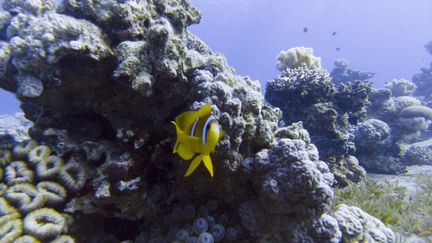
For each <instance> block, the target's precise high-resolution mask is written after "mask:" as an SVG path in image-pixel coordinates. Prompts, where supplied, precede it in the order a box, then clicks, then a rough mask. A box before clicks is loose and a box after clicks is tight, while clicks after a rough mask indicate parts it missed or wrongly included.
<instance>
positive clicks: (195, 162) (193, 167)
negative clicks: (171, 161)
mask: <svg viewBox="0 0 432 243" xmlns="http://www.w3.org/2000/svg"><path fill="white" fill-rule="evenodd" d="M201 159H202V155H197V156H196V157H195V158H194V159H193V160H192V162H191V163H190V165H189V168H188V169H187V171H186V173H185V174H184V176H185V177H186V176H190V175H191V174H192V173H193V172H194V171H195V170H196V168H198V165H199V164H200V162H201Z"/></svg>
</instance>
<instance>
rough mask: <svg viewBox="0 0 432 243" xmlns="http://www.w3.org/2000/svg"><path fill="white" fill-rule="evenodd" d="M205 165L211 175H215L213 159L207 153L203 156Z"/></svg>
mask: <svg viewBox="0 0 432 243" xmlns="http://www.w3.org/2000/svg"><path fill="white" fill-rule="evenodd" d="M202 159H203V161H204V165H205V167H206V168H207V170H208V171H209V172H210V175H211V177H213V163H212V161H211V158H210V155H208V154H206V155H204V156H203V158H202Z"/></svg>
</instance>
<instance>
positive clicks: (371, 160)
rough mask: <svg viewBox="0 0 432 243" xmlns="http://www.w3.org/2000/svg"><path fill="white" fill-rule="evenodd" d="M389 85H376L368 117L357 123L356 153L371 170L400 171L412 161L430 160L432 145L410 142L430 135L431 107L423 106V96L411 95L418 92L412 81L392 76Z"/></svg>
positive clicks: (417, 141)
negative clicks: (395, 78) (379, 86)
mask: <svg viewBox="0 0 432 243" xmlns="http://www.w3.org/2000/svg"><path fill="white" fill-rule="evenodd" d="M386 87H387V88H383V89H373V91H372V92H371V93H370V95H369V98H370V104H369V105H368V107H367V118H368V119H367V120H365V121H362V122H360V123H359V124H358V125H357V126H355V127H354V133H355V136H356V138H355V140H354V142H355V144H356V148H357V151H356V153H355V155H356V156H357V157H358V158H359V160H360V164H361V165H362V166H363V167H365V168H366V170H368V171H370V172H377V173H390V174H393V173H401V172H403V171H404V169H405V168H406V166H407V165H412V164H413V163H418V164H425V163H426V164H429V162H427V161H425V160H427V159H428V156H427V154H429V153H431V151H430V148H428V147H422V148H420V147H417V146H415V145H414V146H411V144H413V143H421V141H423V140H427V139H428V138H430V131H429V126H430V124H431V123H432V110H431V108H429V107H427V106H424V105H423V102H422V100H421V99H418V98H416V97H413V96H409V95H410V94H412V93H413V92H415V85H414V84H413V83H412V82H410V81H407V80H403V79H402V80H393V81H392V82H389V83H387V86H386ZM392 90H393V91H395V92H396V93H397V97H396V96H393V92H392ZM371 148H373V149H371ZM414 151H415V152H414ZM416 153H417V154H416ZM416 156H417V157H416Z"/></svg>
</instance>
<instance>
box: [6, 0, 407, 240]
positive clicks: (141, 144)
mask: <svg viewBox="0 0 432 243" xmlns="http://www.w3.org/2000/svg"><path fill="white" fill-rule="evenodd" d="M2 6H3V11H1V12H0V29H1V31H0V33H1V35H0V38H1V40H0V87H1V88H3V89H5V90H8V91H10V92H13V93H15V94H16V95H17V97H18V99H19V100H20V102H21V108H22V110H23V112H24V114H25V117H26V118H27V119H29V120H30V121H32V122H33V126H32V127H31V128H30V129H29V136H30V137H31V138H32V140H26V141H24V142H21V143H17V142H16V141H14V138H13V137H9V138H8V139H5V140H1V149H2V151H1V152H0V155H1V157H0V164H1V165H2V170H1V172H2V176H3V178H2V186H1V198H0V204H1V207H0V209H1V210H3V211H2V212H1V217H0V228H1V229H2V232H7V233H6V234H2V237H4V239H3V238H2V241H5V242H6V240H7V241H12V240H15V239H18V237H20V238H19V240H20V241H30V240H34V239H36V238H37V239H40V240H43V241H48V240H52V241H53V242H73V241H74V239H75V240H76V241H77V242H96V241H98V242H122V241H131V240H135V239H136V240H138V241H139V240H143V241H144V240H145V239H147V238H145V237H147V236H146V234H145V233H143V234H141V232H149V237H150V239H156V238H160V236H162V235H163V236H167V237H171V238H169V239H177V240H185V239H186V238H187V237H188V238H189V239H190V238H192V239H190V241H192V242H194V241H195V239H196V240H198V241H201V242H212V240H214V241H218V240H222V239H225V240H227V241H230V240H232V241H236V239H241V240H248V241H253V242H255V241H266V240H268V241H272V242H286V241H305V240H307V241H329V242H338V241H340V240H341V239H342V238H343V234H342V232H343V231H341V229H340V225H341V224H340V223H339V222H338V220H337V218H336V217H333V216H331V215H330V214H329V212H330V208H331V202H332V198H333V188H332V186H333V184H334V177H336V178H337V179H338V181H340V182H345V183H347V181H349V180H353V181H358V180H360V179H361V178H362V177H364V170H362V168H361V167H359V165H358V161H357V159H356V158H355V157H354V156H353V153H354V147H353V143H352V141H353V137H352V136H351V135H350V131H349V130H350V129H351V127H352V124H354V123H357V122H359V121H361V120H362V119H363V115H362V114H363V113H364V106H365V104H367V102H368V101H367V97H368V93H369V91H370V85H369V84H368V83H367V82H363V81H352V82H348V83H346V84H344V85H341V86H339V87H338V88H336V87H335V85H334V84H333V83H331V81H330V77H329V75H328V73H327V72H325V71H324V70H323V69H321V68H320V64H319V58H317V57H314V56H313V55H312V52H311V50H309V49H305V48H297V49H292V50H289V51H287V52H282V53H281V55H280V56H279V57H280V58H279V59H280V60H279V62H280V65H279V66H280V67H279V68H280V69H283V71H282V75H281V76H280V77H279V78H277V79H275V80H274V81H273V83H274V87H269V90H270V91H269V93H268V98H269V100H270V101H271V102H273V103H275V104H276V105H277V106H279V105H280V107H281V109H282V110H283V111H284V113H283V116H284V120H285V124H286V125H284V124H280V123H279V120H280V119H281V118H282V112H281V109H279V108H276V107H272V106H271V105H269V104H267V103H266V102H264V97H263V96H262V94H261V87H260V82H259V81H256V80H251V79H250V78H249V77H243V76H238V75H236V73H235V71H234V69H233V68H231V67H230V66H229V65H228V63H227V61H226V60H225V58H224V57H223V56H222V55H220V54H215V53H213V52H212V51H211V50H210V48H209V47H207V46H206V45H205V44H204V43H203V42H202V41H200V40H199V39H198V38H197V37H195V36H194V35H192V34H191V33H190V32H189V31H188V30H187V27H188V26H189V25H191V24H195V23H198V22H199V21H200V18H201V16H200V14H199V12H198V10H196V9H195V8H194V7H193V6H191V4H190V2H189V1H187V0H157V1H144V0H140V1H135V0H125V1H103V2H101V1H89V0H83V1H73V0H64V1H62V2H61V4H60V6H59V7H58V8H57V9H56V8H55V4H54V1H52V0H45V1H15V0H5V1H3V2H2ZM272 92H273V93H272ZM284 93H286V94H290V95H292V97H291V98H290V99H286V100H287V101H286V102H287V103H283V102H280V103H277V102H279V101H283V99H284V98H283V97H278V95H279V94H284ZM310 98H313V100H312V102H308V99H310ZM296 99H297V100H296ZM290 102H291V103H290ZM295 102H299V103H295ZM206 103H208V104H211V109H212V114H213V116H214V117H215V119H217V120H218V122H219V124H220V125H221V127H222V129H223V130H224V131H225V134H224V136H223V137H222V138H221V140H220V141H219V143H218V144H217V146H216V148H215V151H214V153H213V154H212V160H213V161H214V178H213V179H211V178H209V177H208V176H206V175H205V171H203V170H202V169H203V168H201V167H199V168H198V169H197V171H196V172H195V173H193V174H192V175H191V176H190V177H188V178H184V177H183V172H184V171H185V169H186V168H187V166H188V163H187V162H185V161H183V160H181V158H179V157H178V156H177V155H174V154H172V151H173V146H174V144H175V128H174V127H173V126H172V124H170V121H172V120H173V118H174V117H176V116H177V115H179V114H181V113H182V112H184V111H188V110H197V109H199V108H200V107H202V106H203V104H206ZM347 103H350V104H349V105H347ZM290 109H292V110H290ZM303 109H304V110H303ZM291 111H299V114H294V113H290V112H291ZM300 111H301V112H300ZM305 111H306V112H305ZM291 115H293V117H291ZM407 119H411V117H407ZM300 120H301V121H303V124H302V123H294V124H291V123H293V122H297V121H300ZM351 123H352V124H351ZM289 124H291V125H290V126H287V125H289ZM318 124H321V125H318ZM303 125H304V126H305V128H306V129H307V130H310V134H311V136H309V133H308V131H306V129H305V128H303ZM315 143H316V144H317V147H318V149H322V152H321V151H320V152H321V153H322V158H319V156H318V149H317V147H316V146H315V145H314V144H315ZM329 145H331V146H329ZM325 148H329V149H328V150H326V149H325ZM324 161H325V162H324ZM327 163H328V165H327ZM329 167H330V168H329ZM331 171H333V172H334V173H335V176H334V175H333V174H332V172H331ZM210 199H212V200H215V201H216V202H217V203H218V205H221V207H220V208H219V206H218V207H217V209H216V208H215V203H214V201H213V203H207V202H208V201H209V200H210ZM192 202H193V203H192ZM205 203H206V207H204V206H203V205H204V204H205ZM199 205H201V207H199V208H198V209H197V207H198V206H199ZM206 208H207V209H208V211H211V213H208V212H207V213H206ZM179 209H180V210H179ZM180 212H181V213H180ZM179 215H181V216H179ZM210 216H213V218H214V217H215V216H216V218H217V219H215V220H212V217H210ZM171 217H177V220H175V219H172V218H171ZM162 219H164V221H162ZM171 219H172V221H171ZM345 219H346V217H345V218H343V220H345ZM154 223H157V224H159V226H161V225H164V226H165V229H162V228H160V227H156V226H155V224H154ZM167 225H170V226H173V227H172V230H169V227H168V228H167V227H166V226H167ZM185 225H187V227H186V228H183V226H185ZM239 225H241V227H239ZM176 227H177V228H176ZM180 227H182V228H180ZM191 227H192V231H191ZM241 228H242V229H244V230H243V231H241V230H240V229H241ZM162 232H163V233H162ZM192 232H193V233H192ZM193 234H194V235H193ZM174 235H175V238H174V237H173V236H174ZM191 235H193V236H192V237H190V236H191ZM153 236H154V237H153Z"/></svg>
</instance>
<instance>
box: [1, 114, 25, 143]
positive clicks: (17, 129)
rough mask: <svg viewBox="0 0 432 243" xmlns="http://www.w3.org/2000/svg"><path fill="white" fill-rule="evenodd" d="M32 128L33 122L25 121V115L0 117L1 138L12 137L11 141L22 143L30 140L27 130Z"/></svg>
mask: <svg viewBox="0 0 432 243" xmlns="http://www.w3.org/2000/svg"><path fill="white" fill-rule="evenodd" d="M31 126H32V122H31V121H29V120H27V119H25V117H24V114H23V113H15V114H12V115H0V137H3V136H11V138H10V139H13V140H14V141H17V142H21V141H23V140H25V139H29V135H28V133H27V130H28V128H30V127H31Z"/></svg>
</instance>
